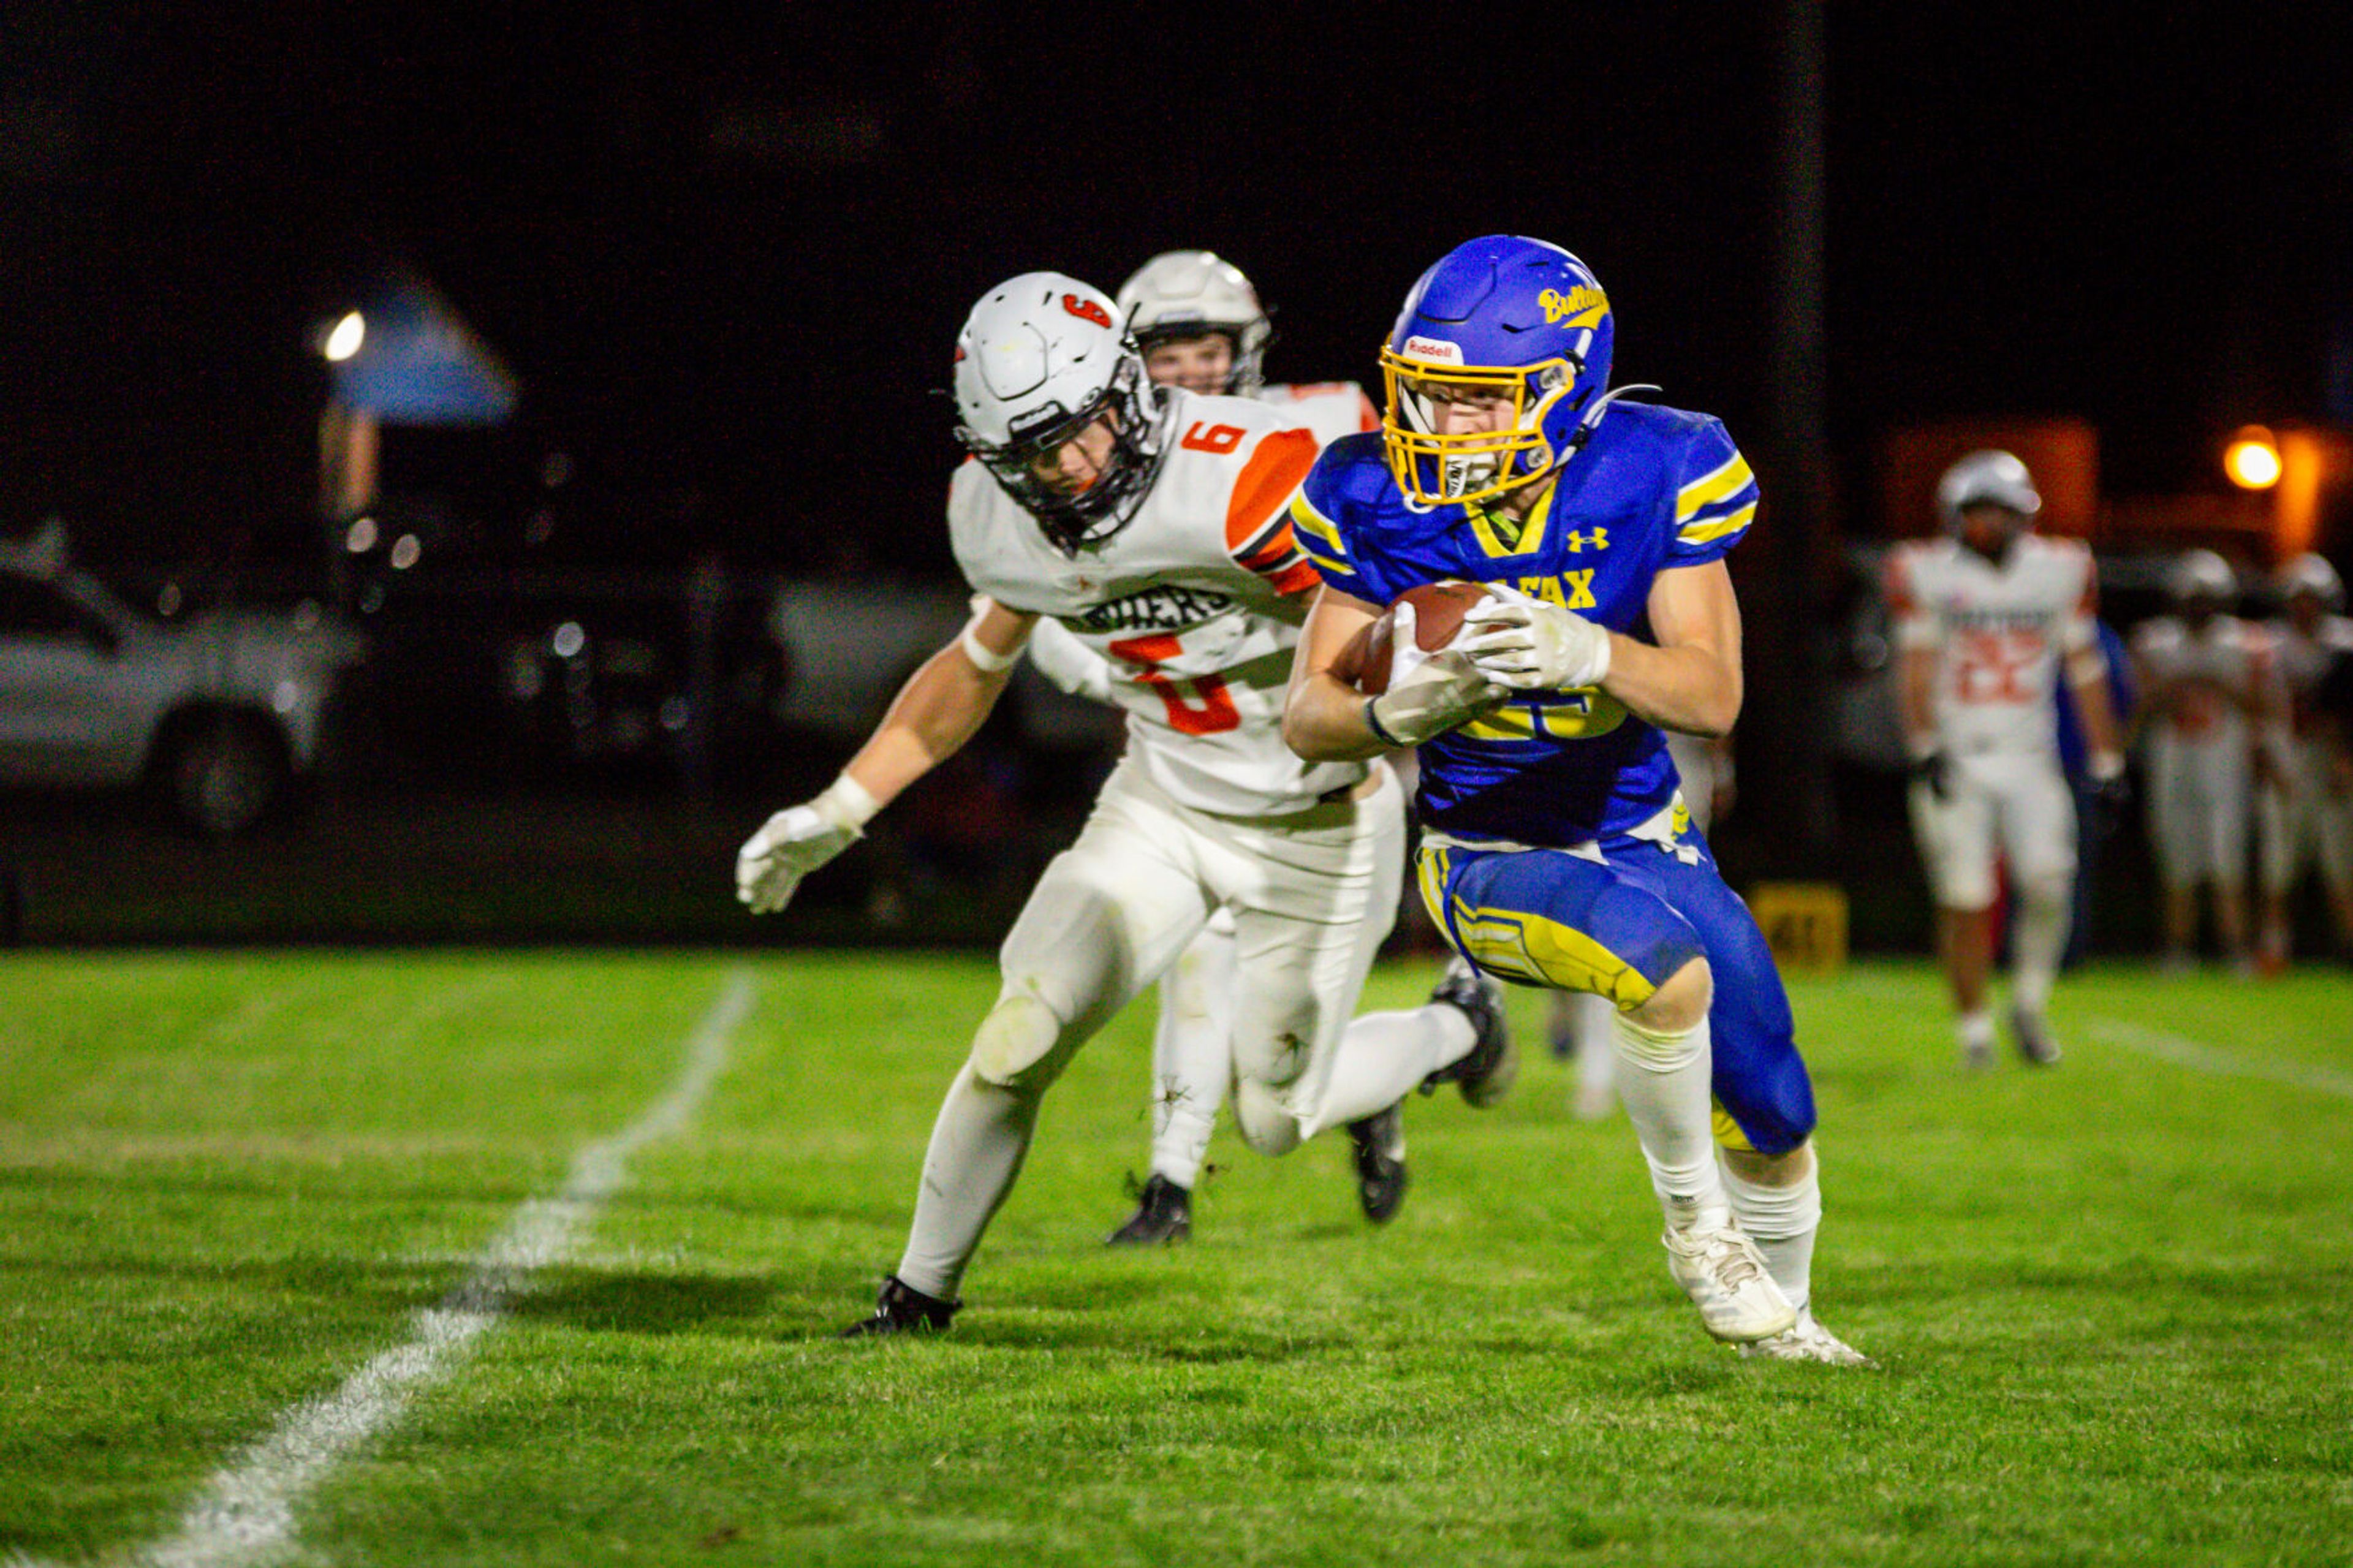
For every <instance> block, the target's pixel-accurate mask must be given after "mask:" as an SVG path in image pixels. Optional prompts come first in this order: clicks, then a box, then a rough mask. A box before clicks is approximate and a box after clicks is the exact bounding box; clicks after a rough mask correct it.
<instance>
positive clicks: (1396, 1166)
mask: <svg viewBox="0 0 2353 1568" xmlns="http://www.w3.org/2000/svg"><path fill="white" fill-rule="evenodd" d="M1348 1147H1349V1148H1350V1149H1351V1150H1352V1151H1353V1152H1354V1154H1355V1158H1356V1202H1357V1203H1358V1204H1359V1205H1363V1208H1364V1211H1365V1217H1366V1219H1368V1220H1371V1221H1372V1222H1373V1223H1374V1224H1375V1225H1387V1224H1388V1222H1389V1221H1390V1220H1392V1219H1395V1218H1396V1217H1397V1212H1398V1209H1400V1208H1402V1207H1404V1206H1405V1189H1406V1184H1407V1182H1408V1181H1409V1180H1410V1177H1409V1175H1408V1174H1407V1172H1406V1168H1405V1106H1404V1104H1403V1102H1399V1103H1398V1104H1396V1105H1392V1106H1390V1107H1389V1108H1388V1110H1377V1111H1375V1112H1374V1113H1373V1114H1372V1115H1370V1116H1367V1117H1366V1118H1365V1119H1364V1120H1363V1121H1351V1122H1349V1123H1348Z"/></svg>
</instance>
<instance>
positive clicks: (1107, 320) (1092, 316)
mask: <svg viewBox="0 0 2353 1568" xmlns="http://www.w3.org/2000/svg"><path fill="white" fill-rule="evenodd" d="M1062 309H1063V310H1068V311H1069V312H1070V313H1071V315H1073V316H1076V317H1077V318H1078V319H1079V320H1081V321H1092V322H1093V323H1094V324H1095V325H1096V326H1098V327H1101V328H1103V331H1110V330H1111V312H1110V311H1108V310H1104V309H1103V307H1102V306H1101V305H1098V304H1096V303H1095V302H1094V301H1093V300H1082V299H1080V298H1079V297H1078V296H1077V295H1076V294H1065V295H1063V296H1062Z"/></svg>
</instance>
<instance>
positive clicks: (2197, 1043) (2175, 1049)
mask: <svg viewBox="0 0 2353 1568" xmlns="http://www.w3.org/2000/svg"><path fill="white" fill-rule="evenodd" d="M2091 1035H2092V1037H2093V1038H2094V1039H2095V1040H2098V1041H2100V1042H2102V1043H2103V1044H2105V1045H2111V1046H2122V1047H2125V1048H2126V1050H2129V1051H2138V1052H2140V1053H2141V1054H2142V1055H2143V1056H2150V1057H2155V1058H2158V1060H2159V1061H2166V1062H2171V1063H2173V1064H2174V1065H2175V1066H2176V1067H2185V1068H2190V1069H2192V1070H2193V1071H2197V1072H2206V1073H2213V1074H2215V1075H2216V1076H2217V1077H2221V1078H2255V1079H2263V1080H2264V1081H2265V1082H2267V1083H2284V1084H2287V1085H2289V1086H2290V1087H2292V1088H2295V1089H2313V1090H2316V1091H2317V1092H2319V1093H2321V1094H2333V1095H2337V1096H2338V1097H2339V1098H2340V1099H2345V1100H2353V1075H2348V1074H2346V1073H2341V1072H2331V1071H2330V1070H2329V1069H2328V1068H2317V1067H2306V1066H2305V1065H2304V1064H2303V1063H2301V1062H2282V1061H2269V1060H2265V1059H2263V1058H2247V1057H2236V1056H2232V1054H2231V1053H2230V1052H2228V1051H2224V1050H2219V1049H2217V1048H2216V1047H2212V1046H2210V1045H2208V1044H2206V1043H2205V1042H2204V1041H2202V1040H2193V1039H2191V1038H2189V1037H2188V1036H2186V1035H2176V1034H2173V1033H2171V1032H2169V1031H2168V1030H2165V1029H2151V1028H2148V1027H2147V1026H2143V1025H2140V1024H2128V1023H2126V1022H2125V1021H2123V1020H2122V1019H2119V1018H2095V1019H2094V1020H2093V1021H2092V1025H2091Z"/></svg>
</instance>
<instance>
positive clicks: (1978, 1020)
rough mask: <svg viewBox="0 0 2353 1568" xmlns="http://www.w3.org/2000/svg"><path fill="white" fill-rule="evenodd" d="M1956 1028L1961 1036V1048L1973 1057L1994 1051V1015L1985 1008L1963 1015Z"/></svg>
mask: <svg viewBox="0 0 2353 1568" xmlns="http://www.w3.org/2000/svg"><path fill="white" fill-rule="evenodd" d="M1955 1028H1956V1029H1957V1032H1958V1034H1959V1035H1960V1038H1961V1048H1962V1049H1963V1050H1965V1051H1968V1052H1969V1053H1970V1054H1971V1055H1972V1056H1974V1055H1978V1054H1979V1053H1981V1052H1985V1051H1989V1050H1991V1049H1993V1015H1992V1014H1991V1013H1990V1012H1989V1011H1987V1010H1986V1009H1985V1008H1983V1007H1980V1008H1978V1010H1977V1011H1976V1012H1974V1013H1964V1014H1962V1015H1961V1016H1960V1022H1959V1023H1958V1024H1957V1025H1956V1026H1955Z"/></svg>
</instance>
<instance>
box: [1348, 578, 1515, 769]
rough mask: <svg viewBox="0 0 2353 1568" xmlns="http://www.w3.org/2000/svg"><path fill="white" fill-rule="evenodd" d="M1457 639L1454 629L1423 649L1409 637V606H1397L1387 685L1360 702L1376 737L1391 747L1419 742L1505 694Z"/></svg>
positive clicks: (1411, 630) (1464, 720)
mask: <svg viewBox="0 0 2353 1568" xmlns="http://www.w3.org/2000/svg"><path fill="white" fill-rule="evenodd" d="M1466 629H1467V628H1466ZM1462 637H1463V633H1462V632H1459V631H1458V632H1456V633H1455V634H1454V638H1453V640H1452V641H1451V642H1449V643H1448V644H1447V645H1446V646H1445V647H1442V648H1440V649H1439V650H1438V651H1437V652H1436V653H1424V652H1422V651H1421V644H1420V643H1419V641H1418V640H1417V639H1416V638H1415V637H1414V613H1413V606H1412V605H1410V604H1400V605H1398V607H1397V610H1396V612H1395V618H1394V620H1393V621H1392V623H1391V627H1390V635H1389V689H1388V690H1387V691H1384V692H1382V693H1381V694H1380V695H1379V696H1378V697H1376V698H1374V699H1373V700H1371V701H1369V702H1366V704H1365V721H1366V723H1367V724H1369V725H1370V726H1371V727H1372V731H1373V733H1374V734H1375V735H1377V736H1378V737H1379V738H1380V739H1381V740H1382V741H1384V742H1387V743H1388V744H1389V745H1392V746H1419V745H1420V744H1421V743H1422V742H1424V741H1427V740H1430V739H1431V738H1433V737H1434V736H1438V735H1443V734H1444V733H1446V731H1449V730H1452V729H1455V728H1457V727H1458V726H1460V725H1462V724H1466V723H1468V722H1469V721H1472V720H1473V719H1475V718H1477V717H1479V715H1480V714H1482V713H1484V712H1486V711H1487V710H1489V709H1491V708H1493V707H1494V706H1495V705H1496V704H1497V703H1498V702H1501V701H1502V700H1504V698H1505V697H1507V696H1509V695H1510V693H1509V692H1507V691H1505V690H1504V688H1503V687H1501V686H1499V685H1497V684H1496V683H1495V682H1494V681H1493V680H1490V679H1488V678H1487V677H1486V676H1485V675H1483V674H1482V673H1480V671H1479V670H1478V669H1477V668H1474V667H1473V666H1472V663H1471V660H1470V658H1469V656H1468V655H1466V654H1464V653H1463V652H1462V651H1461V643H1462Z"/></svg>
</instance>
